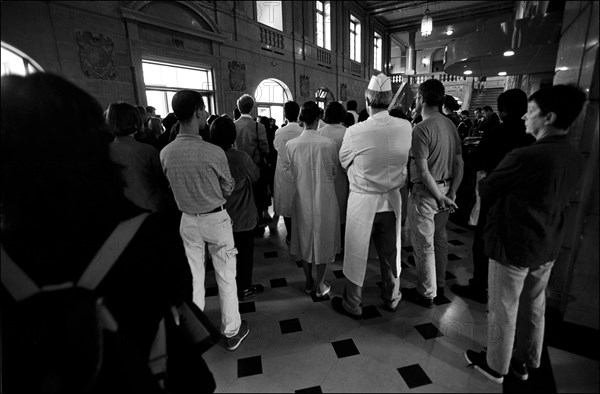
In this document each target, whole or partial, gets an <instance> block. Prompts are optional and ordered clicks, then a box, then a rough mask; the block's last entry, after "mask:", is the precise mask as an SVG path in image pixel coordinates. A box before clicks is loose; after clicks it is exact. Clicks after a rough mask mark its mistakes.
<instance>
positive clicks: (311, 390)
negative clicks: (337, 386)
mask: <svg viewBox="0 0 600 394" xmlns="http://www.w3.org/2000/svg"><path fill="white" fill-rule="evenodd" d="M295 392H296V393H302V394H312V393H315V394H320V393H322V392H323V390H321V386H313V387H307V388H305V389H300V390H296V391H295Z"/></svg>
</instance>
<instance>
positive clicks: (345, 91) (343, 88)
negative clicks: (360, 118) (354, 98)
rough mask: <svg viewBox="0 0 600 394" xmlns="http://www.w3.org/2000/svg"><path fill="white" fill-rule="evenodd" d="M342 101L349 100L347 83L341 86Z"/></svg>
mask: <svg viewBox="0 0 600 394" xmlns="http://www.w3.org/2000/svg"><path fill="white" fill-rule="evenodd" d="M340 100H341V101H346V100H348V85H346V84H345V83H342V84H340Z"/></svg>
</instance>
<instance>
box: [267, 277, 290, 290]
mask: <svg viewBox="0 0 600 394" xmlns="http://www.w3.org/2000/svg"><path fill="white" fill-rule="evenodd" d="M276 287H287V280H285V278H278V279H271V288H272V289H274V288H276Z"/></svg>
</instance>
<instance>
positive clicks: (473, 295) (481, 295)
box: [450, 284, 487, 304]
mask: <svg viewBox="0 0 600 394" xmlns="http://www.w3.org/2000/svg"><path fill="white" fill-rule="evenodd" d="M450 290H452V292H453V293H454V294H456V295H457V296H459V297H462V298H468V299H470V300H473V301H475V302H479V303H480V304H487V291H485V290H479V289H476V288H474V287H473V286H471V285H466V286H461V285H459V284H454V285H452V287H451V288H450Z"/></svg>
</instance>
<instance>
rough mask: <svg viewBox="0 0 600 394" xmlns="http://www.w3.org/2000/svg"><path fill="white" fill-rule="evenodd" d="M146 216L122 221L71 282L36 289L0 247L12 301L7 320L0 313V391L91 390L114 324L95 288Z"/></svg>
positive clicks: (79, 391)
mask: <svg viewBox="0 0 600 394" xmlns="http://www.w3.org/2000/svg"><path fill="white" fill-rule="evenodd" d="M147 216H148V214H147V213H144V214H141V215H139V216H136V217H134V218H132V219H129V220H126V221H123V222H121V223H120V224H119V225H118V226H117V227H116V229H115V230H114V231H113V233H112V234H111V235H110V237H109V238H108V239H107V240H106V241H105V243H104V244H103V245H102V247H101V248H100V250H99V251H98V252H97V253H96V255H95V257H94V258H93V260H92V262H91V263H90V264H89V266H88V267H87V269H86V271H85V272H84V273H83V275H82V276H81V278H80V279H79V281H78V282H77V283H76V284H74V283H72V282H68V283H63V284H61V285H51V286H43V287H41V288H40V287H39V286H38V285H37V284H36V283H34V282H33V281H32V280H31V279H30V278H29V277H28V276H27V275H26V274H25V272H23V271H22V270H21V269H20V268H19V266H17V265H16V264H15V263H14V262H13V261H12V259H11V258H10V257H9V256H8V255H7V253H6V252H5V250H4V248H3V247H2V250H1V252H2V284H3V285H4V287H5V289H6V290H7V292H8V294H9V295H10V296H11V297H12V298H13V299H14V300H15V301H16V305H14V307H13V308H10V317H9V318H8V319H7V317H8V316H6V314H5V313H3V314H2V315H3V316H2V323H3V327H2V328H3V332H2V337H3V338H2V340H3V343H4V346H3V348H4V351H3V353H4V354H3V361H2V362H3V375H4V376H3V377H2V383H3V384H2V386H3V387H2V392H7V393H8V392H27V393H29V392H46V393H48V392H77V393H84V392H90V391H93V390H95V388H94V385H95V384H96V382H97V378H98V374H99V371H100V368H101V366H102V361H103V356H104V346H105V339H106V337H105V335H104V334H105V332H106V331H109V332H117V330H118V325H117V323H116V321H115V320H114V319H113V317H112V315H111V314H110V312H109V310H108V309H107V308H106V307H105V306H104V305H103V303H102V299H101V298H98V297H97V295H96V294H95V292H94V289H95V288H96V286H97V285H98V284H99V283H100V282H101V281H102V279H103V278H104V277H105V275H106V274H107V273H108V271H109V270H110V269H111V267H112V266H113V265H114V263H115V262H116V261H117V260H118V258H119V256H120V255H121V253H122V252H123V250H124V249H125V248H126V247H127V245H128V243H129V242H130V241H131V239H132V238H133V236H134V235H135V233H136V232H137V230H138V229H139V227H140V226H141V224H142V223H143V222H144V220H145V219H146V217H147ZM3 310H4V307H3Z"/></svg>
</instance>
